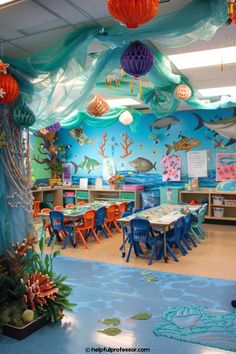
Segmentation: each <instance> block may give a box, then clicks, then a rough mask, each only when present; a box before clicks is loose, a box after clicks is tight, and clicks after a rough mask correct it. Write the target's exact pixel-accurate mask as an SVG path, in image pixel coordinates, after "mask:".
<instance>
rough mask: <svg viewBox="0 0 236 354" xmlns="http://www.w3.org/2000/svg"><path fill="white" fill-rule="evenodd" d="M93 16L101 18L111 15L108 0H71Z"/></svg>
mask: <svg viewBox="0 0 236 354" xmlns="http://www.w3.org/2000/svg"><path fill="white" fill-rule="evenodd" d="M71 2H73V3H74V4H75V5H78V6H79V7H81V9H83V10H84V11H86V12H87V13H88V14H89V15H91V16H92V17H94V18H96V19H99V18H104V17H109V16H111V15H110V13H109V11H108V9H107V5H106V0H71Z"/></svg>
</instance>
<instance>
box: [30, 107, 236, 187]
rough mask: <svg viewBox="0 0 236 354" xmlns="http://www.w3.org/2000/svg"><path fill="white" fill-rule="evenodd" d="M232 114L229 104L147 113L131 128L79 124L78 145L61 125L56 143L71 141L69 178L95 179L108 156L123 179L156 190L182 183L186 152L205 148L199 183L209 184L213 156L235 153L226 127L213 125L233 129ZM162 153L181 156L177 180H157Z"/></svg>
mask: <svg viewBox="0 0 236 354" xmlns="http://www.w3.org/2000/svg"><path fill="white" fill-rule="evenodd" d="M233 114H234V111H233V109H219V110H215V111H214V110H202V111H199V110H198V111H180V112H176V113H175V114H174V115H173V116H168V117H162V118H156V117H155V116H154V115H153V114H147V115H145V116H144V117H143V120H142V121H141V123H140V124H139V126H138V127H137V129H136V131H135V132H133V131H132V130H131V129H130V127H129V126H124V125H123V124H121V123H120V122H117V123H115V124H113V125H111V126H108V127H106V130H105V131H104V129H99V128H96V129H93V128H91V127H89V126H85V128H84V130H85V131H86V136H87V137H88V140H87V142H84V143H83V144H82V145H81V144H79V143H78V144H76V143H75V141H74V138H73V137H72V136H71V134H70V132H69V131H68V130H65V129H61V131H60V132H59V137H60V141H61V142H63V143H64V144H66V145H67V144H68V145H69V146H70V145H71V148H70V149H68V151H67V156H68V158H67V162H71V164H72V166H73V182H74V183H78V182H79V178H80V177H87V178H89V183H90V184H95V180H96V178H97V177H102V176H103V161H104V159H106V158H112V159H113V161H114V165H115V171H116V172H117V173H119V174H121V175H122V176H124V179H125V183H133V184H143V185H144V186H145V190H146V191H157V190H158V188H159V187H160V186H162V185H168V184H170V185H178V186H180V185H185V184H186V183H188V181H189V177H188V166H187V152H188V151H199V150H207V151H208V156H209V160H208V161H207V169H208V177H203V178H200V179H199V184H200V186H203V187H210V188H212V187H215V186H216V183H217V182H216V155H217V154H225V153H229V154H232V153H235V152H236V150H235V148H236V144H235V143H234V142H233V141H232V140H231V141H230V139H232V138H233V137H234V133H233V132H230V133H229V132H228V130H227V133H226V128H225V129H223V132H222V130H221V133H222V135H220V134H219V132H220V130H219V124H221V125H222V126H223V128H224V127H226V125H227V124H228V123H230V122H231V124H232V127H231V129H232V130H233V129H235V126H236V124H235V121H234V120H235V118H234V117H233V118H230V117H231V116H232V115H233ZM196 115H199V116H200V118H197V117H196ZM196 118H197V121H196ZM225 122H226V123H227V124H224V123H225ZM84 130H83V132H84ZM216 130H218V132H217V131H216ZM223 134H224V136H223ZM226 135H227V136H226ZM229 141H230V144H228V143H229ZM91 142H93V143H91ZM167 152H168V154H167ZM166 155H167V156H170V157H171V156H178V157H179V158H180V159H181V170H180V173H181V181H173V180H170V179H169V180H168V178H167V180H166V181H163V180H162V176H163V170H162V165H161V161H162V159H163V157H164V156H166ZM170 173H172V174H173V173H174V171H170ZM36 178H37V176H36ZM104 183H105V181H104Z"/></svg>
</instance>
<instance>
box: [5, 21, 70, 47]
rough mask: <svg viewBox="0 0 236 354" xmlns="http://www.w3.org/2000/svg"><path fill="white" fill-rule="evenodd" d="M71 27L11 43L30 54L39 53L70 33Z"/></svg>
mask: <svg viewBox="0 0 236 354" xmlns="http://www.w3.org/2000/svg"><path fill="white" fill-rule="evenodd" d="M73 30H74V28H73V27H70V26H68V27H64V28H60V29H57V30H52V31H48V32H43V33H39V34H34V35H31V36H28V37H25V38H21V39H16V40H15V41H12V43H13V44H14V43H15V44H17V45H19V46H20V47H22V48H24V49H26V50H29V51H30V52H32V53H35V52H39V51H41V50H43V49H46V48H48V47H50V46H51V45H52V44H54V43H55V42H57V41H58V40H60V39H62V38H64V36H65V35H66V34H67V33H69V32H72V31H73Z"/></svg>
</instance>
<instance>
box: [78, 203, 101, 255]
mask: <svg viewBox="0 0 236 354" xmlns="http://www.w3.org/2000/svg"><path fill="white" fill-rule="evenodd" d="M95 219H96V212H95V210H89V211H87V212H86V213H84V215H83V224H82V225H79V226H76V228H75V230H76V231H77V233H78V236H79V237H80V238H81V240H82V242H83V244H84V246H85V248H87V249H88V248H89V247H88V244H87V242H86V240H85V238H84V235H83V232H84V231H85V237H88V236H89V233H90V231H92V233H93V236H94V238H95V240H96V242H97V243H100V240H99V238H98V235H97V234H96V232H95V229H94V226H95Z"/></svg>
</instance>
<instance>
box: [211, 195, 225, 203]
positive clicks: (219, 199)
mask: <svg viewBox="0 0 236 354" xmlns="http://www.w3.org/2000/svg"><path fill="white" fill-rule="evenodd" d="M212 200H213V204H214V205H223V203H224V197H222V196H220V195H213V196H212Z"/></svg>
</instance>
